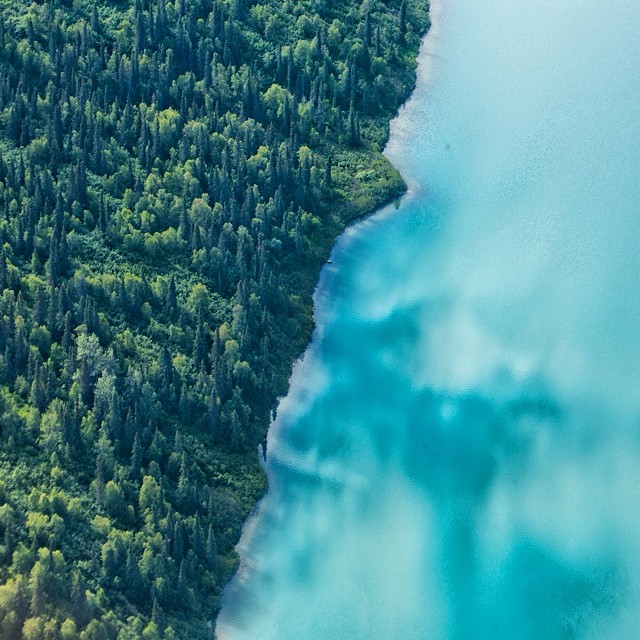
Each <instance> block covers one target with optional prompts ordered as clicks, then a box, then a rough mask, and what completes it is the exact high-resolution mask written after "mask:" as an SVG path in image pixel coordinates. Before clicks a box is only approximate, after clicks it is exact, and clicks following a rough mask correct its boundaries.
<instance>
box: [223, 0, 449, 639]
mask: <svg viewBox="0 0 640 640" xmlns="http://www.w3.org/2000/svg"><path fill="white" fill-rule="evenodd" d="M441 13H442V3H441V1H440V0H431V1H430V3H429V9H428V17H429V23H428V26H427V29H426V31H425V33H424V34H423V36H422V37H421V40H420V46H419V49H418V51H417V54H416V56H415V61H416V67H415V71H414V75H415V79H414V83H413V86H412V87H411V89H410V91H409V93H408V96H407V97H406V99H405V100H404V101H403V102H402V104H401V105H400V106H399V107H398V110H397V111H396V113H395V114H394V116H393V117H392V118H391V119H390V121H389V136H388V138H387V140H386V142H385V143H384V148H383V149H382V151H381V155H382V156H384V158H385V159H386V160H387V161H388V162H389V164H390V165H391V167H392V169H393V170H394V171H397V172H398V174H399V176H400V179H401V181H402V183H403V185H404V191H403V192H402V193H399V194H398V193H389V194H388V197H387V198H385V200H384V201H383V202H382V203H381V204H377V205H376V206H375V207H374V208H371V209H367V210H363V211H361V212H357V213H356V214H355V215H353V214H350V212H349V206H348V205H349V204H350V203H345V204H344V205H343V206H342V207H340V209H339V211H338V215H339V216H340V220H341V228H340V229H338V232H337V233H335V235H333V237H332V239H331V242H330V245H329V249H328V250H325V248H324V247H323V248H322V249H321V251H320V253H322V254H323V256H324V259H323V261H322V263H321V264H320V268H319V269H318V270H317V271H316V278H315V283H316V284H315V287H314V290H313V294H312V299H313V309H312V322H313V328H312V334H311V337H310V339H309V341H308V342H307V344H306V346H305V348H304V349H303V351H302V352H301V353H300V354H299V355H298V356H297V357H295V359H294V360H293V362H292V364H291V373H290V376H289V384H288V388H287V392H286V394H285V395H283V396H281V397H280V398H279V399H278V402H277V408H278V410H279V408H280V406H281V404H282V402H283V401H285V400H286V399H287V398H288V397H290V395H291V393H292V391H294V388H293V387H292V386H291V384H290V382H291V380H292V379H293V377H294V374H295V371H296V369H298V368H300V367H302V366H304V362H305V358H306V356H307V353H308V352H309V351H310V349H312V347H313V344H314V342H315V341H316V339H317V333H318V331H319V329H320V327H319V325H317V323H316V317H317V305H318V301H317V295H318V292H319V291H320V290H321V289H322V284H323V281H324V277H325V273H326V268H327V267H328V266H331V267H333V268H335V267H336V265H335V264H334V263H333V256H334V251H335V249H336V246H337V244H338V242H339V240H340V238H341V237H342V236H343V235H344V234H346V233H350V232H354V230H356V229H357V228H359V227H360V226H362V225H364V224H367V223H369V222H371V221H372V220H374V219H377V218H379V217H380V216H385V217H386V216H387V215H390V214H392V213H394V212H395V211H396V210H397V209H398V208H399V206H400V202H401V201H404V200H406V199H407V198H410V197H412V196H413V195H414V194H415V193H416V183H414V182H413V181H412V180H411V179H410V177H407V176H405V175H404V174H403V173H402V172H400V170H399V168H398V166H397V164H396V162H394V161H393V158H394V148H396V147H397V148H399V146H400V145H399V144H398V140H397V138H398V137H402V132H403V131H406V129H404V128H402V129H400V130H398V125H399V124H400V125H401V124H402V120H403V119H406V118H407V117H408V116H409V115H410V112H408V111H407V109H408V107H410V104H411V101H412V100H413V98H414V96H415V94H416V91H417V90H418V89H420V88H421V87H422V86H424V85H425V84H426V83H428V81H429V79H430V74H431V71H432V65H431V63H430V60H429V58H430V57H431V56H433V55H434V51H433V50H432V49H431V47H430V44H431V40H432V39H433V37H434V36H435V37H437V35H438V31H439V20H438V18H439V16H441ZM434 18H435V20H434ZM395 156H396V158H397V152H396V153H395ZM265 437H266V438H267V439H268V440H269V446H268V447H267V451H268V450H269V449H270V448H271V447H272V446H273V440H274V439H275V440H277V439H278V430H277V420H276V419H273V420H272V421H271V423H270V424H269V426H268V428H267V432H266V436H265ZM256 455H258V460H259V463H260V467H261V468H262V470H263V472H264V473H265V475H266V476H267V488H266V490H265V492H264V494H263V495H262V496H261V497H260V499H259V500H258V501H257V502H256V504H255V506H254V508H253V510H252V511H251V513H250V514H249V515H248V517H247V518H246V520H245V521H244V525H243V527H242V532H241V536H240V539H239V541H238V543H237V544H236V551H237V552H238V555H239V564H238V567H237V569H236V571H235V573H234V574H233V575H232V576H231V578H230V579H229V581H228V582H227V583H226V585H225V586H224V588H223V591H222V594H221V597H220V609H219V610H218V613H217V615H216V618H215V619H214V620H213V624H214V637H215V638H216V640H227V638H228V636H226V635H222V634H221V632H220V630H219V629H218V627H217V624H218V621H219V618H220V613H221V612H222V610H223V609H224V608H225V606H226V604H227V601H228V598H229V595H230V594H229V590H230V587H232V585H233V584H234V582H236V581H237V580H239V581H242V580H243V578H244V577H245V576H246V575H247V574H248V573H249V572H251V571H252V566H251V565H249V563H248V561H247V559H246V554H243V553H241V550H242V549H246V548H248V547H249V546H250V543H251V538H252V534H253V531H254V530H255V527H256V525H257V524H258V521H259V518H260V514H261V511H262V503H263V501H264V500H265V498H266V497H267V496H268V495H269V493H270V490H271V488H272V487H273V483H272V479H271V478H269V474H268V471H267V465H266V464H265V462H264V461H263V459H262V457H261V456H262V454H261V453H260V452H258V451H256ZM267 455H268V454H267Z"/></svg>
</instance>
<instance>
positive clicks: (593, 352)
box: [217, 0, 640, 640]
mask: <svg viewBox="0 0 640 640" xmlns="http://www.w3.org/2000/svg"><path fill="white" fill-rule="evenodd" d="M432 20H433V23H434V25H433V28H432V31H431V32H430V34H429V35H428V36H427V38H426V39H425V42H424V45H423V49H422V52H421V55H420V63H419V69H418V72H419V73H418V75H419V80H418V86H417V88H416V91H415V92H414V94H413V96H412V98H411V100H410V101H409V102H408V103H407V105H406V106H405V107H404V108H403V109H402V110H401V112H400V114H399V117H398V118H397V119H396V120H395V121H394V123H393V125H392V136H391V140H390V142H389V145H388V148H387V151H386V154H387V156H388V157H389V158H390V160H391V161H392V162H393V163H394V164H395V165H396V166H397V167H398V168H399V169H400V171H401V172H402V174H403V176H404V177H405V179H406V180H407V182H408V184H409V187H410V189H409V193H408V194H407V196H406V197H405V198H404V199H403V201H402V203H401V205H400V207H399V208H398V209H396V208H394V207H391V208H389V209H386V210H384V211H381V212H380V213H378V214H377V215H375V216H373V217H371V218H369V219H368V220H366V221H364V222H362V223H360V224H357V225H355V226H354V227H352V228H350V229H349V230H347V232H345V234H343V236H342V237H341V238H340V239H339V240H338V242H337V243H336V246H335V248H334V251H333V255H332V262H331V264H327V265H326V266H325V267H324V269H323V272H322V274H321V279H320V282H319V285H318V289H317V292H316V296H315V319H316V323H317V329H316V332H315V335H314V338H313V342H312V343H311V345H310V346H309V348H308V350H307V352H306V353H305V355H304V357H303V359H302V360H301V361H300V362H298V363H297V364H296V366H295V369H294V373H293V376H292V378H291V389H290V392H289V394H288V396H287V397H286V398H284V399H283V401H282V403H281V405H280V407H279V410H278V416H277V419H276V421H275V423H274V424H273V426H272V429H271V431H270V435H269V444H268V456H267V462H266V467H267V471H268V474H269V480H270V490H269V493H268V494H267V496H266V497H265V499H264V500H263V501H262V502H261V504H260V506H259V509H258V511H257V513H256V515H255V517H253V518H252V519H251V520H250V521H249V522H248V524H247V526H246V528H245V532H244V535H243V538H242V540H241V542H240V545H239V548H238V551H239V553H240V555H241V558H242V566H241V569H240V571H239V573H238V575H237V576H236V578H235V579H234V581H233V582H232V583H231V584H230V586H229V587H228V589H227V591H226V594H225V598H224V602H223V608H222V612H221V614H220V617H219V621H218V626H217V635H218V637H219V638H220V640H256V639H259V640H275V639H277V640H316V639H319V638H322V640H338V639H349V640H359V639H363V640H365V639H366V640H391V639H395V638H397V639H400V640H414V639H415V640H423V639H433V640H440V639H442V640H453V639H458V640H469V639H474V640H476V639H477V640H485V639H487V640H489V639H491V640H499V639H505V640H513V639H515V638H517V639H528V638H531V639H532V640H533V639H536V640H538V639H540V638H545V639H555V638H581V639H582V638H585V639H599V640H602V639H605V640H608V639H611V640H614V639H615V640H619V639H625V638H637V637H638V631H637V630H638V629H639V628H640V571H638V567H640V510H639V509H638V506H639V505H640V215H639V214H640V111H639V108H638V105H640V46H638V26H639V25H640V3H638V2H637V0H633V1H631V0H617V1H616V2H613V3H603V2H601V1H596V0H564V1H557V0H554V1H551V0H538V1H537V2H522V0H484V1H483V2H477V1H476V2H473V1H472V0H446V1H443V2H442V3H440V2H439V3H438V4H437V5H436V4H435V3H434V4H433V8H432Z"/></svg>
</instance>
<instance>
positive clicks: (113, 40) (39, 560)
mask: <svg viewBox="0 0 640 640" xmlns="http://www.w3.org/2000/svg"><path fill="white" fill-rule="evenodd" d="M427 9H428V1H427V0H402V1H401V2H400V0H388V1H383V0H364V2H362V3H361V4H360V3H359V2H350V1H348V0H299V1H296V0H283V1H282V0H260V1H259V2H251V1H250V0H175V2H171V1H170V0H135V2H131V1H129V0H120V1H119V2H109V3H107V2H97V3H92V2H89V1H88V0H49V1H48V2H33V3H28V2H23V1H20V0H14V1H13V2H9V1H7V0H0V154H1V159H0V637H1V638H3V639H5V640H13V639H17V638H26V639H28V640H42V639H46V640H58V639H64V640H72V639H76V638H81V639H83V640H103V639H104V640H111V639H116V638H117V639H119V640H126V639H130V638H131V639H132V638H147V639H153V638H167V639H168V638H194V639H197V638H210V637H212V636H213V625H214V621H215V614H216V611H217V609H218V606H219V596H220V593H221V590H222V589H223V587H224V585H225V583H226V582H227V580H228V579H229V578H230V576H231V575H232V573H233V571H234V570H235V568H236V564H237V559H236V555H235V552H234V545H235V543H236V542H237V540H238V537H239V534H240V530H241V527H242V524H243V522H244V520H245V519H246V517H247V515H248V514H249V512H250V511H251V509H252V508H253V507H254V505H255V503H256V500H257V499H258V498H259V497H260V496H261V495H262V493H263V492H264V490H265V488H266V483H265V477H264V474H263V472H262V470H261V467H260V465H259V461H258V445H259V443H260V442H261V441H262V440H263V438H264V436H265V433H266V429H267V427H268V424H269V421H270V418H271V415H272V412H273V411H274V409H275V407H276V402H277V398H278V397H279V396H282V395H283V394H284V393H285V392H286V388H287V380H288V376H289V373H290V368H291V364H292V362H293V360H294V359H295V357H297V356H298V355H299V354H300V352H301V351H302V349H303V348H304V346H305V344H306V343H307V341H308V339H309V337H310V335H311V329H312V320H311V293H312V291H313V287H314V284H315V281H316V278H317V273H318V269H319V267H320V265H321V264H322V262H323V261H324V260H325V259H326V257H327V254H328V250H329V248H330V246H331V244H332V242H333V239H334V238H335V236H336V234H337V233H338V232H339V231H340V230H341V229H342V228H343V227H344V225H345V224H346V223H347V222H348V221H349V220H351V219H353V218H354V217H356V216H359V215H363V214H365V213H368V212H370V211H372V210H373V209H375V208H376V207H377V206H379V205H381V204H383V203H385V202H388V201H389V200H390V199H393V198H394V197H396V196H398V195H399V194H401V193H402V191H403V189H404V185H403V183H402V180H401V179H400V176H399V175H398V174H397V172H396V171H395V170H394V169H393V168H392V167H390V165H389V164H388V162H387V161H386V160H385V159H384V158H383V157H382V155H381V154H380V150H381V148H382V145H383V144H384V142H385V140H386V138H387V135H388V122H389V119H390V117H391V116H392V115H393V113H394V112H395V110H396V109H397V107H398V106H399V104H400V103H401V102H402V101H403V100H404V99H406V97H407V96H408V94H409V92H410V90H411V88H412V86H413V82H414V79H415V77H414V76H415V56H416V53H417V48H418V45H419V40H420V36H421V35H422V34H423V33H424V32H425V30H426V28H427V26H428V15H427Z"/></svg>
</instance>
